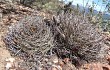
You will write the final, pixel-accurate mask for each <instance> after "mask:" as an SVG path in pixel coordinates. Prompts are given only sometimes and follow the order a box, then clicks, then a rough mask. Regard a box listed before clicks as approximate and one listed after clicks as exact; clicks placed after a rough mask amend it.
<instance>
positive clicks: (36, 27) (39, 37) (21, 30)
mask: <svg viewBox="0 0 110 70" xmlns="http://www.w3.org/2000/svg"><path fill="white" fill-rule="evenodd" d="M52 40H53V37H52V33H51V32H50V29H49V28H48V27H47V25H46V24H45V22H44V21H43V18H42V17H40V16H28V17H27V18H25V19H23V20H21V21H19V22H18V23H17V24H15V25H13V26H11V27H10V28H9V32H8V33H7V35H6V36H5V38H4V42H5V44H6V46H7V48H8V49H9V50H10V51H11V53H12V54H14V55H19V56H23V57H26V56H27V57H30V56H33V55H34V54H40V55H41V54H42V55H43V54H44V53H45V52H46V51H48V50H49V49H50V48H51V47H52V46H53V43H52Z"/></svg>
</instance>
